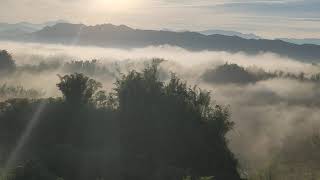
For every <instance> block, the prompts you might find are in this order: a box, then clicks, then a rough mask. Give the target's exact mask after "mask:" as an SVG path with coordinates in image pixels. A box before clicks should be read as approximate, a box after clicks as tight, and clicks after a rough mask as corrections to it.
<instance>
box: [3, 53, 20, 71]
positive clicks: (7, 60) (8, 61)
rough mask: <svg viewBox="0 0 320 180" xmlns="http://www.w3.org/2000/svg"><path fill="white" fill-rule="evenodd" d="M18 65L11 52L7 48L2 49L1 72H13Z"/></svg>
mask: <svg viewBox="0 0 320 180" xmlns="http://www.w3.org/2000/svg"><path fill="white" fill-rule="evenodd" d="M15 67H16V65H15V62H14V60H13V59H12V56H11V54H9V53H8V52H7V51H6V50H0V72H5V73H8V72H12V71H13V70H14V69H15Z"/></svg>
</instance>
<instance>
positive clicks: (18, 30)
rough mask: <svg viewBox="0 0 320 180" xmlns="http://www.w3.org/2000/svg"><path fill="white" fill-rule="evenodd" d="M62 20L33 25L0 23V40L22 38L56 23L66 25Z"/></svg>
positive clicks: (27, 23)
mask: <svg viewBox="0 0 320 180" xmlns="http://www.w3.org/2000/svg"><path fill="white" fill-rule="evenodd" d="M66 22H67V21H64V20H57V21H48V22H45V23H41V24H34V23H29V22H20V23H15V24H9V23H0V38H2V39H10V38H15V37H16V36H22V35H25V34H28V33H33V32H36V31H39V30H41V29H42V28H44V27H46V26H53V25H56V24H58V23H66Z"/></svg>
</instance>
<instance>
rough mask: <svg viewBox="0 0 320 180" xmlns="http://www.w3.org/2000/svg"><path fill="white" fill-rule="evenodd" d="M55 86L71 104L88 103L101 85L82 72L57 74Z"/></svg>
mask: <svg viewBox="0 0 320 180" xmlns="http://www.w3.org/2000/svg"><path fill="white" fill-rule="evenodd" d="M59 78H60V83H58V84H57V87H58V88H59V90H60V91H61V92H62V94H63V96H64V98H65V100H66V102H68V103H71V104H88V103H90V102H92V100H93V96H94V95H95V93H97V91H98V90H99V89H100V88H101V87H102V85H101V83H100V82H97V81H95V80H94V79H90V78H89V77H87V76H84V75H83V74H79V73H74V74H71V75H65V76H59Z"/></svg>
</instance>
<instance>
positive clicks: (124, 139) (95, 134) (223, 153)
mask: <svg viewBox="0 0 320 180" xmlns="http://www.w3.org/2000/svg"><path fill="white" fill-rule="evenodd" d="M158 74H159V73H158V63H157V62H154V63H152V64H151V65H150V66H148V67H147V68H145V69H144V70H143V71H142V72H136V71H131V72H129V73H128V74H127V75H123V76H122V77H121V78H120V79H118V80H117V82H116V83H115V85H116V87H115V89H114V92H111V93H110V94H109V95H108V96H107V95H105V94H103V93H100V92H101V91H98V90H99V89H100V88H101V84H100V83H99V82H97V81H95V80H93V79H90V78H89V77H86V76H84V75H82V74H78V73H75V74H71V75H66V76H63V77H60V83H58V84H57V86H58V88H59V89H60V90H61V92H62V94H63V96H64V98H50V99H40V100H28V99H23V100H21V99H16V100H8V101H6V102H3V103H0V144H1V145H2V146H4V147H6V152H11V151H12V149H13V148H14V147H15V145H16V143H17V141H18V140H19V138H20V135H21V133H22V132H23V130H24V127H26V126H27V125H28V124H29V123H30V119H32V117H33V113H34V112H36V111H37V109H38V107H39V105H41V104H43V103H45V104H46V106H45V108H43V111H42V112H41V115H40V116H39V119H38V123H37V127H34V128H33V129H34V130H33V132H32V135H30V139H28V140H26V141H27V142H26V143H25V146H24V147H23V148H22V149H21V154H19V157H17V161H19V162H25V161H27V162H29V160H30V159H35V160H37V162H39V163H36V164H26V166H24V168H23V169H22V170H23V171H22V173H20V172H17V173H18V174H17V177H20V179H21V178H24V179H32V177H44V176H43V175H48V174H49V175H50V177H62V178H64V179H71V180H72V179H77V180H88V179H98V178H99V179H102V178H103V179H115V180H149V179H155V180H164V179H165V180H182V179H183V178H184V177H186V176H188V177H191V178H192V179H200V177H214V179H215V180H226V179H228V180H239V179H240V177H239V174H238V172H237V167H238V163H237V160H236V159H235V157H234V156H233V154H232V152H231V151H230V150H229V148H228V142H227V138H226V134H227V133H228V132H229V131H230V130H231V129H232V127H233V122H231V121H230V119H229V111H228V109H227V108H224V107H222V106H219V105H214V104H212V101H211V98H210V97H211V96H210V93H209V92H207V91H204V90H201V89H199V88H197V87H189V86H188V85H187V84H186V83H185V82H182V81H181V80H180V79H179V78H178V77H176V76H175V75H174V74H172V76H171V79H170V81H169V82H168V83H164V82H162V81H160V80H159V78H158ZM97 100H99V103H97ZM66 102H67V103H66ZM70 104H71V105H70ZM1 157H5V156H1ZM0 160H1V159H0ZM36 169H38V171H37V170H36ZM34 170H36V171H34Z"/></svg>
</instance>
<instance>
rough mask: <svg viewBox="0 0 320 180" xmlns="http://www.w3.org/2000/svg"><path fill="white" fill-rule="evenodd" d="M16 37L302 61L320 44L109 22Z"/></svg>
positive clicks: (317, 56) (316, 54)
mask: <svg viewBox="0 0 320 180" xmlns="http://www.w3.org/2000/svg"><path fill="white" fill-rule="evenodd" d="M20 40H24V41H32V42H45V43H59V44H61V43H62V44H67V45H90V46H91V45H93V46H102V47H114V48H138V47H146V46H159V45H172V46H179V47H182V48H185V49H187V50H191V51H202V50H212V51H226V52H231V53H236V52H245V53H248V54H259V53H262V52H272V53H276V54H279V55H281V56H285V57H290V58H295V59H298V60H303V61H309V62H316V61H319V60H320V46H318V45H311V44H304V45H298V44H293V43H289V42H285V41H282V40H266V39H245V38H241V37H237V36H225V35H219V34H213V35H204V34H201V33H197V32H188V31H186V32H172V31H163V30H162V31H157V30H140V29H133V28H130V27H128V26H125V25H120V26H116V25H112V24H102V25H95V26H86V25H83V24H70V23H58V24H56V25H53V26H46V27H45V28H43V29H41V30H39V31H36V32H32V33H29V34H26V35H24V36H21V37H20Z"/></svg>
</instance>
